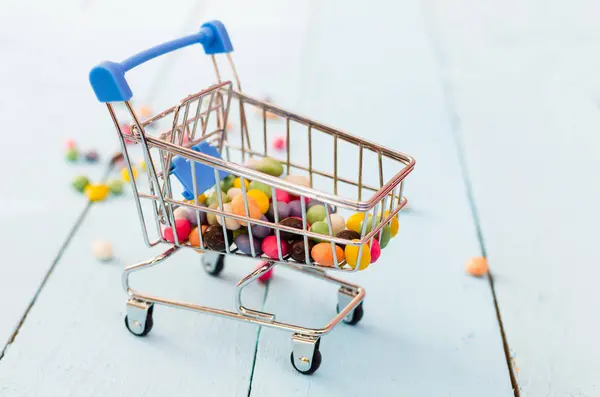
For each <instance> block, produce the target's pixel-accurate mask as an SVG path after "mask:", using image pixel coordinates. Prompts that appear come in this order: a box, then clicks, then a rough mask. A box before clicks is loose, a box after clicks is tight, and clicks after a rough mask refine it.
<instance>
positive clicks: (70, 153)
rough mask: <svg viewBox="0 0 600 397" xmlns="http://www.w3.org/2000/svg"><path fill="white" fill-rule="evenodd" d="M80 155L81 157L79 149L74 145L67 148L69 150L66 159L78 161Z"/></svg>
mask: <svg viewBox="0 0 600 397" xmlns="http://www.w3.org/2000/svg"><path fill="white" fill-rule="evenodd" d="M78 157H79V153H78V152H77V149H76V148H74V147H72V148H69V149H67V151H66V152H65V159H67V161H69V162H71V163H73V162H75V161H77V158H78Z"/></svg>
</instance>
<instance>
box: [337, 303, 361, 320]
mask: <svg viewBox="0 0 600 397" xmlns="http://www.w3.org/2000/svg"><path fill="white" fill-rule="evenodd" d="M337 312H338V313H339V312H340V306H339V305H338V306H337ZM364 314H365V311H364V309H363V303H362V302H360V303H359V304H358V306H356V307H355V308H354V310H353V311H352V312H351V317H350V319H348V317H344V320H343V321H344V322H345V323H346V324H350V325H355V324H358V322H359V321H360V320H361V319H362V318H363V316H364Z"/></svg>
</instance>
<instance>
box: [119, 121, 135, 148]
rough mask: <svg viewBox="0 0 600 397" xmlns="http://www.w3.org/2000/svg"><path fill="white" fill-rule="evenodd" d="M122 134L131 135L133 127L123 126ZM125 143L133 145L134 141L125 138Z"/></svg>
mask: <svg viewBox="0 0 600 397" xmlns="http://www.w3.org/2000/svg"><path fill="white" fill-rule="evenodd" d="M121 134H123V135H131V127H129V124H121ZM125 143H133V141H132V140H130V139H127V138H125Z"/></svg>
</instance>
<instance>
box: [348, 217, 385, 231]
mask: <svg viewBox="0 0 600 397" xmlns="http://www.w3.org/2000/svg"><path fill="white" fill-rule="evenodd" d="M364 219H365V214H364V212H357V213H356V214H354V215H352V216H351V217H350V218H348V220H347V221H346V227H347V228H348V229H350V230H354V231H355V232H357V233H362V228H363V220H364ZM375 225H376V226H377V222H375ZM372 228H373V216H372V215H371V214H369V216H368V217H367V226H366V228H365V234H368V233H370V232H371V229H372Z"/></svg>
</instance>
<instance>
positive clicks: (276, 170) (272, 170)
mask: <svg viewBox="0 0 600 397" xmlns="http://www.w3.org/2000/svg"><path fill="white" fill-rule="evenodd" d="M256 170H257V171H260V172H264V173H265V174H269V175H273V176H281V174H283V165H281V161H279V160H275V159H272V158H269V157H265V158H263V159H262V160H260V161H259V162H258V164H256Z"/></svg>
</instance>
